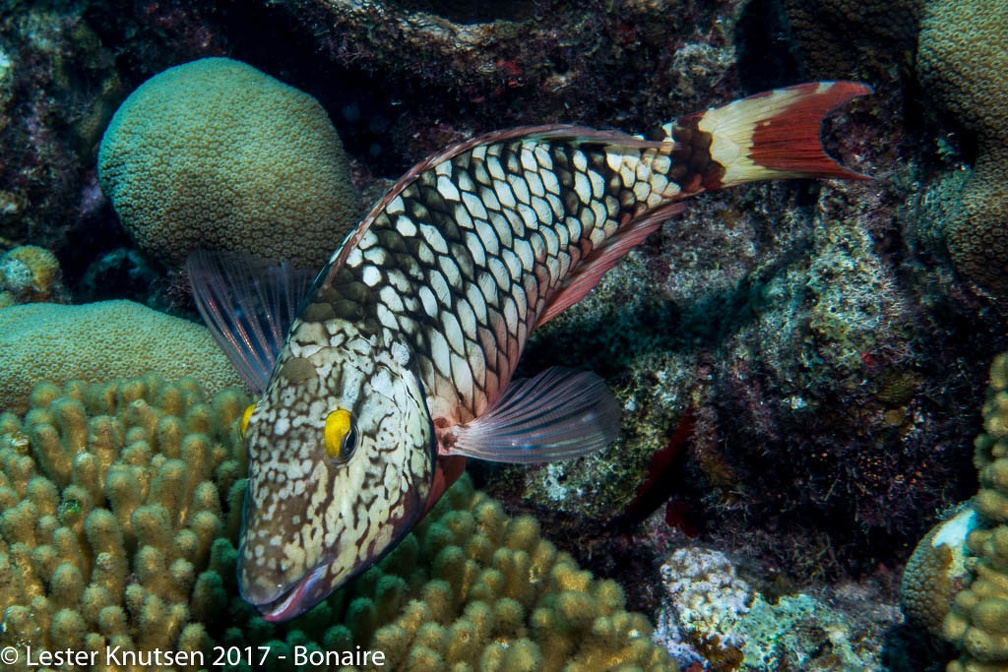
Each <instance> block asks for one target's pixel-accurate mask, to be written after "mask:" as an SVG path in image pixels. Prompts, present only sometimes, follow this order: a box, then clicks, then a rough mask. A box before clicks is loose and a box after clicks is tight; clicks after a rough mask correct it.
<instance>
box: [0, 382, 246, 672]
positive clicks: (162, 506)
mask: <svg viewBox="0 0 1008 672" xmlns="http://www.w3.org/2000/svg"><path fill="white" fill-rule="evenodd" d="M31 401H32V404H31V410H30V411H29V412H28V413H27V414H26V415H25V416H24V418H23V419H22V418H19V417H18V416H16V415H14V414H11V413H4V414H2V415H0V469H2V471H0V503H2V505H0V508H2V509H3V513H2V514H0V567H3V572H2V581H0V604H3V607H4V612H3V628H2V629H0V630H2V631H0V644H2V645H5V646H8V645H9V646H16V647H18V650H19V651H22V652H23V651H24V650H25V647H26V646H31V647H33V648H34V649H35V650H36V651H40V650H41V651H63V650H70V651H73V652H75V655H78V656H79V655H85V656H90V658H89V662H88V664H86V665H82V667H81V668H80V669H85V668H86V669H94V670H106V669H108V670H113V669H119V668H118V666H117V665H115V664H114V661H110V660H109V659H108V658H107V657H106V655H105V651H106V646H111V647H121V648H122V649H124V650H127V651H131V652H132V651H145V652H148V654H149V653H150V652H154V651H158V650H160V651H162V652H166V651H167V652H171V655H175V656H178V658H177V659H174V660H172V661H170V662H168V664H167V666H168V667H175V668H176V669H181V670H195V669H198V668H199V667H201V666H199V665H190V664H187V660H186V657H187V656H189V655H191V654H193V653H194V652H200V651H203V650H204V649H205V648H206V647H207V646H208V643H209V639H208V635H207V631H206V627H205V626H204V625H202V624H201V623H200V621H202V620H206V619H207V618H208V617H209V616H211V615H214V613H215V612H213V611H212V607H213V606H214V602H213V598H214V597H215V596H216V594H215V592H214V580H215V579H216V578H217V577H216V575H214V574H212V573H207V572H206V569H207V567H208V563H209V559H210V548H211V545H212V543H213V541H214V539H216V538H218V537H221V536H222V535H224V534H225V533H226V532H228V533H230V534H232V535H233V534H235V533H236V531H237V525H238V522H239V521H240V511H241V509H240V506H237V504H240V498H241V494H242V490H241V489H240V486H239V487H238V489H234V488H233V487H232V486H235V485H236V484H238V483H239V481H238V479H239V477H240V476H241V475H243V474H244V471H245V465H244V452H243V451H242V450H241V449H240V448H239V441H238V440H237V423H236V422H235V420H236V419H237V418H238V417H240V415H241V412H242V409H243V408H244V407H245V405H246V404H248V398H247V397H246V396H245V394H244V393H242V392H240V391H237V390H228V391H223V392H220V393H218V394H217V395H215V396H214V397H213V398H212V399H208V398H207V397H206V395H205V393H204V392H203V389H202V387H201V386H200V384H199V383H198V382H197V381H196V380H195V379H191V378H190V379H181V380H179V381H178V382H165V381H164V380H163V379H161V378H160V377H158V376H154V375H147V376H144V377H142V378H139V379H133V380H123V381H120V382H116V383H90V384H89V383H86V382H83V381H73V382H69V383H67V384H66V386H65V387H63V388H62V389H61V388H60V387H59V386H57V385H54V384H52V383H42V384H40V385H39V386H38V387H36V388H35V390H34V392H33V393H32V397H31ZM229 496H231V497H232V501H231V502H230V503H229V501H228V497H229ZM235 496H237V497H238V499H237V500H234V499H233V498H234V497H235ZM141 660H143V658H141ZM7 662H10V661H5V663H7ZM162 662H163V659H162ZM29 667H31V666H30V665H29V664H28V661H27V659H26V657H25V656H24V655H22V656H20V657H19V660H18V661H17V663H16V664H14V665H13V666H11V665H8V666H7V667H6V668H5V669H10V670H27V669H29ZM126 667H127V668H129V669H139V667H137V666H129V665H127V666H126Z"/></svg>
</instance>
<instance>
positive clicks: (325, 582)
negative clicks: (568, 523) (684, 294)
mask: <svg viewBox="0 0 1008 672" xmlns="http://www.w3.org/2000/svg"><path fill="white" fill-rule="evenodd" d="M870 92H871V88H870V87H868V86H867V85H865V84H861V83H857V82H844V81H837V82H811V83H806V84H799V85H795V86H791V87H787V88H782V89H775V90H772V91H768V92H765V93H762V94H757V95H754V96H750V97H748V98H743V99H740V100H737V101H734V102H731V103H728V104H726V105H723V106H721V107H714V108H711V109H708V110H706V111H704V112H699V113H696V114H692V115H689V116H685V117H682V118H680V119H679V120H678V121H674V122H669V123H666V124H664V125H662V126H661V127H660V128H658V129H657V130H656V131H655V132H653V133H651V134H649V135H648V136H647V137H644V136H638V135H629V134H625V133H622V132H619V131H600V130H595V129H591V128H585V127H578V126H565V125H542V126H531V127H523V128H516V129H509V130H503V131H496V132H492V133H489V134H486V135H482V136H479V137H475V138H473V139H470V140H466V141H464V142H461V143H459V144H456V145H454V146H452V147H449V148H447V149H445V150H443V151H441V152H438V153H436V154H434V155H433V156H431V157H429V158H427V159H426V160H424V161H422V162H421V163H419V164H418V165H417V166H416V167H414V168H413V169H411V170H410V171H408V172H407V173H406V174H405V175H404V176H403V177H402V178H401V179H400V180H399V181H398V182H397V183H396V184H395V185H394V186H393V187H392V188H391V189H390V190H389V191H388V193H387V194H386V195H385V196H384V197H383V198H382V199H381V200H380V201H379V202H378V203H377V204H376V205H375V206H374V207H373V208H372V209H371V210H370V212H369V213H368V214H367V215H366V216H365V217H364V219H363V220H362V221H361V223H360V224H359V225H358V226H357V227H356V228H355V229H354V230H353V231H352V232H350V233H349V234H348V235H347V236H346V238H345V239H344V240H343V242H342V244H340V245H339V246H338V247H337V248H336V250H335V252H334V253H333V254H332V256H331V258H330V259H329V261H328V263H327V264H326V265H325V267H324V268H323V269H322V270H321V272H319V273H318V274H317V276H315V277H314V280H312V276H311V275H309V274H308V273H304V272H296V271H294V270H293V269H289V268H288V267H286V266H280V265H276V264H271V263H269V262H262V263H261V264H257V263H256V262H250V261H247V260H235V259H233V258H227V257H226V256H225V255H219V254H210V253H200V254H196V255H193V256H192V257H190V259H189V261H188V262H187V269H188V272H189V277H190V282H191V285H192V288H193V292H194V296H195V298H196V303H197V307H198V308H199V310H200V312H201V314H202V315H203V317H204V319H205V320H206V322H207V324H208V325H209V326H210V328H211V331H212V332H213V333H214V336H215V337H216V338H217V340H218V342H219V343H220V344H221V345H222V347H223V348H224V349H225V351H226V352H227V353H228V355H229V357H231V359H232V361H233V362H234V363H235V365H236V367H237V368H238V369H239V371H240V372H241V373H242V376H243V377H244V378H245V380H246V381H247V382H248V383H249V385H250V387H252V389H253V390H255V391H256V392H257V393H260V394H261V396H260V397H259V398H258V400H257V401H256V402H255V404H253V405H251V406H250V407H249V408H248V409H247V410H246V413H245V415H244V416H243V418H242V420H241V426H242V433H243V437H244V443H245V446H246V450H247V455H248V461H249V466H248V482H247V491H246V495H245V500H244V508H243V512H242V513H243V524H242V531H241V538H240V548H239V555H238V567H237V572H238V584H239V589H240V592H241V595H242V597H243V598H244V599H245V600H246V601H247V602H249V603H250V604H252V605H253V606H254V607H255V608H256V609H257V610H258V611H259V612H260V614H261V615H262V617H263V618H264V619H266V620H270V621H284V620H287V619H291V618H294V617H295V616H298V615H299V614H302V613H304V612H305V611H307V610H309V609H311V608H312V607H313V606H315V605H316V604H318V603H319V602H320V601H322V600H323V599H325V598H326V597H327V596H328V595H329V594H330V593H331V592H332V591H333V590H335V589H336V588H338V587H340V586H341V585H343V584H345V583H346V582H347V581H348V580H350V579H352V578H353V577H354V576H356V575H358V574H360V573H361V572H362V571H364V570H365V569H367V568H368V567H370V566H371V565H372V564H373V563H375V562H376V561H377V560H378V559H380V558H381V557H382V556H383V555H384V554H385V553H387V552H388V551H389V550H390V549H392V548H393V547H394V546H395V544H396V543H397V542H398V541H400V540H401V539H402V538H403V536H404V535H406V534H407V533H408V532H409V531H410V529H411V528H412V527H413V526H414V525H415V524H416V523H417V522H418V521H419V520H420V518H421V517H422V516H423V515H424V514H425V513H426V512H427V511H428V510H429V509H430V508H431V506H432V505H433V503H434V502H436V501H437V499H438V498H439V497H440V496H441V495H442V494H443V493H444V491H445V490H446V488H447V487H448V486H449V485H450V484H451V483H452V482H453V481H454V480H455V479H457V478H458V477H459V476H460V474H461V473H462V472H463V470H464V468H465V461H466V459H468V458H478V459H483V460H492V461H502V462H515V463H538V462H547V461H551V460H559V459H567V458H572V457H577V456H581V455H586V454H589V453H592V452H594V451H596V450H599V449H601V448H603V447H606V446H608V445H610V444H611V443H612V442H613V441H614V440H615V439H616V438H617V437H618V434H619V418H620V405H619V403H618V402H617V401H616V399H615V398H614V397H613V395H612V393H611V392H610V391H609V389H608V387H607V386H606V384H605V381H604V380H602V378H600V377H599V376H597V375H595V374H594V373H592V372H590V371H581V370H574V369H565V368H560V367H553V368H549V369H546V370H545V371H542V372H541V373H539V374H537V375H535V376H533V377H531V378H527V379H517V378H514V376H513V374H514V372H515V367H516V365H517V364H518V361H519V359H520V357H521V354H522V350H523V348H524V347H525V344H526V342H527V340H528V337H529V334H531V333H532V331H533V330H534V329H536V328H537V327H540V326H542V325H543V324H545V323H547V322H549V321H550V320H551V319H553V318H554V317H556V316H557V315H559V314H560V313H562V312H563V311H564V310H565V309H567V308H569V307H570V306H572V305H574V304H575V303H577V302H578V301H579V300H581V299H582V298H584V297H585V296H586V295H587V294H588V293H589V292H590V291H591V289H592V288H593V287H594V286H595V285H596V284H597V283H598V282H599V280H600V278H601V277H602V276H603V274H604V273H606V271H608V270H609V269H610V268H612V266H613V265H614V264H616V262H617V261H618V260H619V258H620V257H622V256H623V255H625V254H626V253H627V252H629V251H630V250H631V249H632V248H634V247H635V246H636V245H638V244H639V243H641V242H642V241H643V240H644V239H645V238H647V237H648V236H649V235H650V234H651V233H653V232H654V231H656V230H657V229H658V228H659V227H660V226H661V225H662V224H663V223H664V222H665V221H667V220H668V219H669V218H671V217H672V216H674V215H675V214H676V213H678V212H680V211H682V210H683V209H684V208H685V205H684V204H683V203H682V201H683V199H685V198H688V197H691V196H695V195H697V194H700V193H703V192H708V191H715V190H718V189H724V188H726V187H732V186H736V185H740V184H745V183H748V182H754V181H758V180H771V179H779V178H840V179H849V180H863V179H869V178H868V177H867V176H866V175H864V174H862V173H859V172H856V171H853V170H851V169H848V168H845V167H844V166H842V165H840V164H839V163H838V162H837V161H835V160H834V159H833V158H831V157H830V156H829V155H828V154H827V153H826V151H825V149H824V148H823V145H822V143H821V141H820V137H819V136H820V131H821V124H822V121H823V119H824V118H825V116H826V115H827V114H828V113H829V112H831V111H832V110H833V109H835V108H837V107H838V106H840V105H842V104H844V103H846V102H848V101H849V100H851V99H853V98H855V97H857V96H862V95H866V94H868V93H870Z"/></svg>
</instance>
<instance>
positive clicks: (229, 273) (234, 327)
mask: <svg viewBox="0 0 1008 672" xmlns="http://www.w3.org/2000/svg"><path fill="white" fill-rule="evenodd" d="M186 272H187V273H188V274H189V283H190V285H191V286H192V292H193V298H194V299H195V301H196V308H197V309H198V310H199V312H200V315H202V316H203V321H204V322H206V324H207V326H208V327H209V328H210V332H211V333H212V334H213V337H214V339H215V340H216V341H217V343H218V344H219V345H220V346H221V349H223V350H224V352H225V354H227V356H228V358H229V359H230V360H231V363H232V364H234V366H235V368H236V369H237V370H238V373H239V374H240V375H241V377H242V379H243V380H245V382H246V383H248V385H249V387H251V388H252V389H253V390H254V391H255V392H256V393H260V392H262V391H263V390H264V389H265V388H266V383H267V381H268V380H269V377H270V374H271V373H272V371H273V364H274V363H275V362H276V359H277V356H278V355H279V354H280V348H281V347H283V343H284V339H285V338H286V337H287V332H288V331H289V330H290V327H291V325H292V324H293V323H294V318H295V317H297V314H298V311H299V309H300V307H301V304H302V303H303V302H304V298H305V296H306V295H307V293H308V288H309V287H310V286H311V280H312V276H311V275H310V274H309V273H308V272H307V271H303V270H300V269H296V268H294V267H292V266H290V265H289V264H277V263H273V262H268V261H265V260H263V259H257V258H255V257H252V256H250V255H244V254H237V253H223V252H206V251H202V250H200V251H197V252H193V253H192V254H190V255H189V257H188V258H187V259H186Z"/></svg>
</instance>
